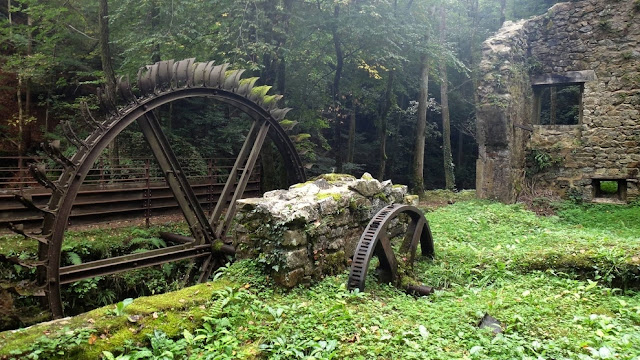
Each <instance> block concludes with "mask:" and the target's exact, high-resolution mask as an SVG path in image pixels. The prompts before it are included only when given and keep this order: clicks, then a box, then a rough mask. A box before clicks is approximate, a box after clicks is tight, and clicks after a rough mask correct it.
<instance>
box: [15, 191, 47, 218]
mask: <svg viewBox="0 0 640 360" xmlns="http://www.w3.org/2000/svg"><path fill="white" fill-rule="evenodd" d="M14 196H15V198H16V200H18V201H19V202H20V203H21V204H22V205H24V207H26V208H27V209H31V210H35V211H38V212H41V213H44V214H53V212H52V211H49V209H47V208H41V207H39V206H38V205H36V204H34V202H33V198H32V197H31V195H30V194H26V195H19V194H16V195H14Z"/></svg>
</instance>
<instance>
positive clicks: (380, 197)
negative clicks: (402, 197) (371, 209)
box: [373, 192, 389, 202]
mask: <svg viewBox="0 0 640 360" xmlns="http://www.w3.org/2000/svg"><path fill="white" fill-rule="evenodd" d="M373 198H374V199H380V200H382V201H384V202H389V198H388V197H387V195H385V194H384V193H383V192H379V193H377V194H375V195H373Z"/></svg>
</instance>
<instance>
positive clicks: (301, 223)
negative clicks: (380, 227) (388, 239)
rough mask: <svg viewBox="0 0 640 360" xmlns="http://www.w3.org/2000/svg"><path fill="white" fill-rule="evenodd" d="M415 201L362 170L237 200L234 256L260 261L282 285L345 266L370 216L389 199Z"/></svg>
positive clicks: (399, 188)
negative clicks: (359, 175)
mask: <svg viewBox="0 0 640 360" xmlns="http://www.w3.org/2000/svg"><path fill="white" fill-rule="evenodd" d="M403 202H404V203H407V204H413V205H415V204H416V203H417V196H415V195H407V187H406V186H404V185H393V184H392V183H391V181H389V180H387V181H383V182H379V181H378V180H375V179H373V178H372V177H371V175H369V174H367V173H365V174H364V175H363V176H362V177H361V178H360V179H356V178H354V177H353V176H351V175H341V174H327V175H322V176H320V177H318V178H316V179H315V180H313V181H308V182H306V183H303V184H296V185H293V186H291V187H290V188H289V190H274V191H270V192H267V193H265V194H264V196H263V197H262V198H250V199H244V200H239V201H238V213H237V215H236V217H235V219H236V225H235V226H234V228H233V230H232V233H233V239H234V245H235V247H236V249H237V253H236V256H237V258H238V259H243V258H254V259H258V260H259V261H261V262H263V263H264V264H265V266H266V268H267V269H268V271H269V272H270V275H271V276H272V277H273V278H274V279H275V281H276V282H277V283H279V284H281V285H283V286H286V287H293V286H295V285H297V284H299V283H309V282H310V281H311V280H313V279H320V278H322V277H323V276H325V275H333V274H337V273H340V272H342V271H343V270H344V269H346V267H347V265H348V263H349V260H350V258H351V257H352V256H353V253H354V251H355V248H356V245H357V243H358V240H359V238H360V235H362V232H363V231H364V228H365V227H366V226H367V224H368V223H369V221H370V219H371V218H372V217H373V216H374V215H375V214H376V213H377V212H378V211H379V210H380V209H382V208H383V207H385V206H387V205H390V204H393V203H403Z"/></svg>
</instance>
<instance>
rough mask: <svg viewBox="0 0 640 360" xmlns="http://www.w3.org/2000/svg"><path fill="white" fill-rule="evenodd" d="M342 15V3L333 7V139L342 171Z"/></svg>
mask: <svg viewBox="0 0 640 360" xmlns="http://www.w3.org/2000/svg"><path fill="white" fill-rule="evenodd" d="M339 17H340V5H338V4H336V5H335V6H334V8H333V18H334V21H335V23H334V25H333V27H332V29H331V33H332V35H333V46H334V48H335V51H336V72H335V74H334V76H333V89H332V90H333V91H332V92H333V126H334V127H333V139H334V153H335V161H336V172H338V173H341V172H342V129H341V122H342V119H341V114H340V111H341V108H342V107H341V106H340V79H341V78H342V68H343V66H344V53H343V52H342V45H341V43H340V36H339V34H338V18H339Z"/></svg>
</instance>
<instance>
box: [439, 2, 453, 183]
mask: <svg viewBox="0 0 640 360" xmlns="http://www.w3.org/2000/svg"><path fill="white" fill-rule="evenodd" d="M446 32H447V12H446V10H445V8H444V6H441V7H440V46H442V47H443V48H444V46H445V41H446ZM439 67H440V80H441V82H442V83H441V84H440V99H441V106H442V155H443V158H444V180H445V188H446V189H447V190H453V189H454V188H455V181H454V176H453V158H452V156H451V119H450V116H449V80H448V77H447V63H446V59H445V58H444V56H440V61H439Z"/></svg>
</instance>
